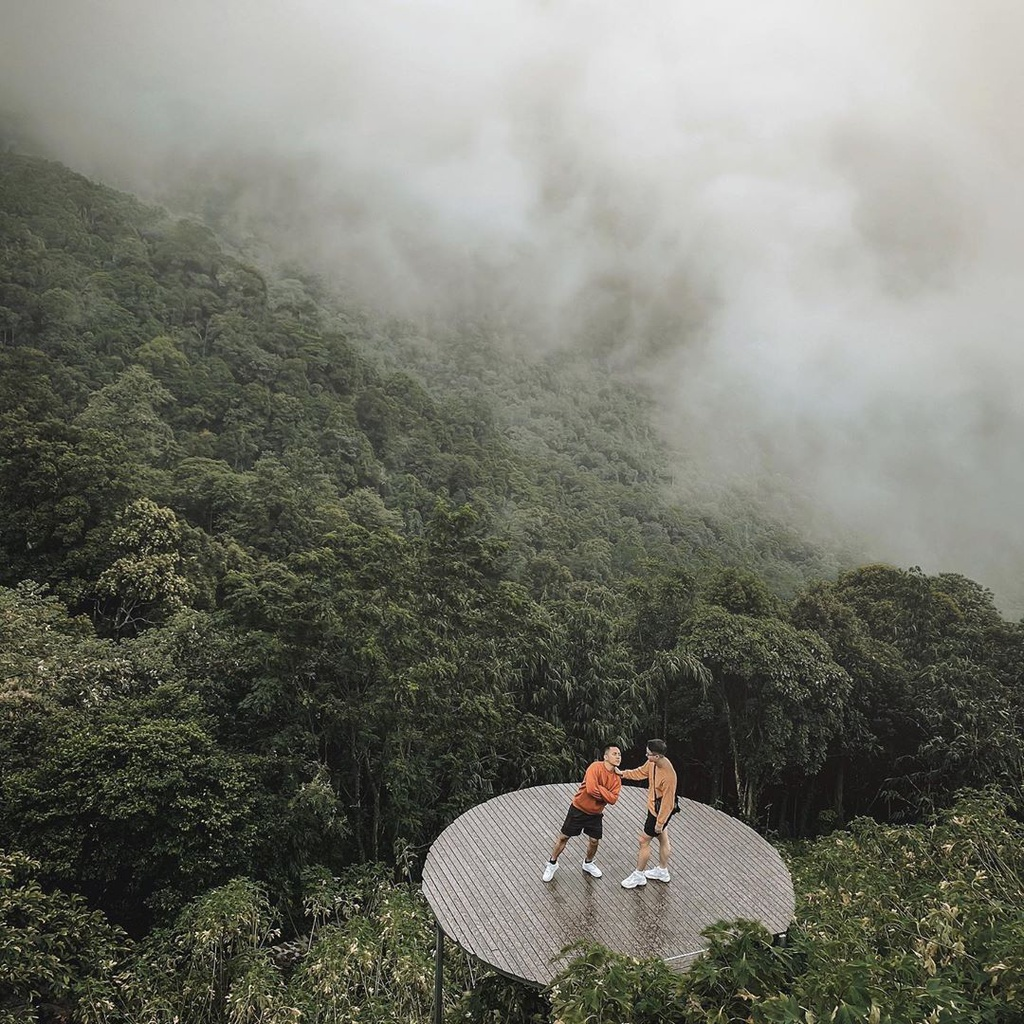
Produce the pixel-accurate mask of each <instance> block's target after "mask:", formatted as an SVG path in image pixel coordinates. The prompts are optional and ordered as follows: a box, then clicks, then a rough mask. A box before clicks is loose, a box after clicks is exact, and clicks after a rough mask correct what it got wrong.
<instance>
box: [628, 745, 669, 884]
mask: <svg viewBox="0 0 1024 1024" xmlns="http://www.w3.org/2000/svg"><path fill="white" fill-rule="evenodd" d="M667 750H668V745H667V744H666V743H665V741H664V740H648V741H647V760H646V761H645V762H644V763H643V764H642V765H640V767H639V768H630V769H628V770H627V771H624V772H620V773H619V774H620V775H621V776H622V778H624V779H635V780H637V781H639V780H640V779H646V780H647V820H646V822H644V827H643V831H642V832H641V833H640V850H639V853H638V854H637V858H636V870H635V871H634V872H633V873H632V874H631V875H628V876H627V877H626V878H624V879H623V881H622V887H623V889H635V888H636V887H637V886H638V885H646V884H647V880H648V879H649V878H652V879H654V880H655V881H658V882H670V881H672V876H671V875H670V874H669V870H668V858H669V856H670V855H671V853H672V844H671V843H670V842H669V838H668V832H667V831H666V829H667V828H668V823H669V820H670V819H671V817H672V815H673V814H677V813H678V812H679V804H678V803H677V802H676V788H677V786H678V779H677V778H676V770H675V768H673V767H672V762H671V761H670V760H669V759H668V758H667V757H666V756H665V753H666V751H667ZM652 839H657V840H658V866H657V867H656V868H648V867H647V862H648V860H649V859H650V856H651V840H652Z"/></svg>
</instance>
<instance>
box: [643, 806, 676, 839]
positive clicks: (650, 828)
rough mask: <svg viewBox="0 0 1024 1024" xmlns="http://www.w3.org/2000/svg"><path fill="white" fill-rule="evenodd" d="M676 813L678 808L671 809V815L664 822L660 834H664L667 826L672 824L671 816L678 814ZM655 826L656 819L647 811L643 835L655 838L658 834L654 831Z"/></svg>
mask: <svg viewBox="0 0 1024 1024" xmlns="http://www.w3.org/2000/svg"><path fill="white" fill-rule="evenodd" d="M678 813H679V808H678V807H673V808H672V814H670V815H669V816H668V821H666V822H665V825H664V828H662V830H661V831H662V832H664V831H665V829H666V828H668V827H669V825H670V824H671V823H672V815H673V814H678ZM657 824H658V819H657V818H656V817H655V816H654V815H653V814H651V812H650V811H648V812H647V820H646V821H645V822H644V833H645V834H646V835H649V836H656V835H657V834H658V833H657V832H655V831H654V826H655V825H657Z"/></svg>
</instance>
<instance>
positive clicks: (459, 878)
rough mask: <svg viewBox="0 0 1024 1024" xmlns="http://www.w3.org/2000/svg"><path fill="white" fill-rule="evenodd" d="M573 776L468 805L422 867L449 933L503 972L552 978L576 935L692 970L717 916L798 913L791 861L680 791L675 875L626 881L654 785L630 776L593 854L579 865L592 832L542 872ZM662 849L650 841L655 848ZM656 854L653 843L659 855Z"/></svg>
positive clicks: (780, 923) (776, 928) (760, 917)
mask: <svg viewBox="0 0 1024 1024" xmlns="http://www.w3.org/2000/svg"><path fill="white" fill-rule="evenodd" d="M577 788H578V787H577V784H576V783H571V784H569V783H560V784H558V785H553V786H535V787H534V788H532V789H523V790H519V791H517V792H514V793H506V794H504V796H499V797H495V798H494V799H493V800H488V801H487V802H486V803H483V804H479V805H478V806H476V807H474V808H472V809H471V810H469V811H467V812H466V813H465V814H463V815H462V816H461V817H459V818H457V819H456V820H455V821H454V822H452V824H451V825H449V826H448V828H446V829H445V830H444V832H442V833H441V835H440V836H439V837H438V838H437V840H436V841H435V842H434V844H433V846H431V848H430V853H429V854H428V855H427V860H426V864H425V865H424V869H423V892H424V895H425V896H426V898H427V901H428V902H429V904H430V906H431V908H432V909H433V911H434V914H435V915H436V917H437V920H438V923H439V924H440V926H441V928H442V929H443V930H444V932H445V934H446V935H448V936H449V938H452V939H454V940H455V941H456V942H457V943H458V944H459V945H460V946H462V948H463V949H465V950H467V951H468V952H470V953H472V954H474V955H475V956H476V957H478V958H479V959H480V960H482V961H483V962H484V963H486V964H488V965H490V966H491V967H494V968H495V969H496V970H498V971H500V972H502V973H503V974H508V975H511V976H512V977H515V978H519V979H521V980H523V981H528V982H532V983H534V984H537V985H547V984H549V983H550V981H551V980H552V978H554V976H555V975H556V974H557V973H558V972H559V971H560V970H561V969H562V968H563V967H564V966H565V963H566V961H565V959H564V958H563V957H561V956H560V951H561V950H562V949H563V948H564V947H565V946H568V945H570V944H571V943H574V942H576V941H578V940H586V941H592V942H600V943H601V944H602V945H604V946H607V947H608V948H609V949H612V950H615V951H616V952H618V953H624V954H627V955H629V956H636V957H661V958H662V959H663V960H665V961H666V962H667V963H669V965H670V966H672V967H675V968H677V969H679V970H686V969H687V968H688V967H689V965H690V964H691V963H692V962H693V959H694V957H696V956H699V954H700V952H701V950H702V949H703V947H704V945H705V942H704V939H703V938H701V934H700V933H701V931H702V930H703V929H704V928H706V927H707V926H708V925H709V924H713V923H714V922H715V921H720V920H725V921H730V920H734V919H736V918H740V917H742V918H747V919H749V920H754V921H760V922H761V923H762V924H763V925H764V926H765V927H766V928H767V929H768V931H770V932H772V933H773V934H781V933H782V932H784V931H786V929H787V928H788V927H789V924H790V921H791V920H792V919H793V911H794V908H795V902H794V897H793V882H792V879H791V878H790V875H789V871H788V870H787V868H786V866H785V864H784V863H783V862H782V858H781V857H780V856H779V854H778V853H777V852H776V850H775V849H774V848H773V847H772V846H771V845H770V844H769V843H767V842H766V841H765V840H764V839H762V838H761V837H760V836H759V835H758V834H757V833H756V832H755V831H754V830H753V829H751V828H749V827H748V826H746V825H744V824H743V823H742V822H740V821H737V820H736V819H735V818H732V817H730V816H729V815H727V814H723V813H722V812H721V811H716V810H713V809H712V808H710V807H708V806H706V805H704V804H699V803H696V802H694V801H693V800H680V805H681V807H682V813H681V814H678V815H676V816H675V817H674V818H673V819H672V825H671V830H672V831H671V836H672V859H671V863H670V870H671V872H672V881H671V882H670V883H669V884H667V885H666V884H664V883H661V882H655V881H649V882H648V883H647V885H646V886H643V887H641V888H637V889H623V888H622V886H621V885H620V884H619V883H620V882H621V881H622V879H623V878H625V877H626V876H627V875H628V874H629V873H630V872H631V871H632V870H633V868H634V867H635V866H636V852H637V834H638V833H639V830H640V828H641V827H642V824H643V821H644V815H645V814H646V801H647V790H646V789H642V788H638V787H629V786H623V788H622V794H621V796H620V797H619V800H618V802H617V803H616V804H615V805H614V806H612V807H609V808H608V810H607V811H605V815H604V839H603V840H602V841H601V847H600V849H599V850H598V853H597V857H596V862H597V864H598V866H599V867H600V868H601V870H602V871H603V872H604V877H603V878H591V877H590V875H588V874H585V873H584V872H583V870H582V868H581V866H580V865H581V863H582V861H583V854H584V851H585V850H586V837H584V836H579V837H577V838H574V839H570V840H569V845H568V846H567V847H566V849H565V852H564V853H563V854H562V855H561V857H559V859H558V864H559V870H558V873H557V874H556V875H555V877H554V879H552V881H550V882H548V883H545V882H543V881H542V880H541V874H542V872H543V870H544V865H545V864H546V863H547V859H548V857H549V855H550V853H551V846H552V844H553V843H554V841H555V837H556V836H557V835H558V830H559V828H560V826H561V824H562V821H563V819H564V818H565V812H566V810H567V809H568V807H569V801H570V800H571V799H572V797H573V795H574V794H575V792H576V789H577ZM652 853H653V851H652ZM655 863H657V861H656V854H655V855H652V857H651V866H654V864H655Z"/></svg>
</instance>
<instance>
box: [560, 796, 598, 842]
mask: <svg viewBox="0 0 1024 1024" xmlns="http://www.w3.org/2000/svg"><path fill="white" fill-rule="evenodd" d="M581 832H586V833H587V835H588V836H590V838H591V839H600V838H601V836H603V835H604V815H603V814H584V813H583V811H581V810H579V809H578V808H576V807H573V806H572V804H570V805H569V813H568V814H567V815H566V816H565V821H564V822H562V835H563V836H578V835H579V834H580V833H581Z"/></svg>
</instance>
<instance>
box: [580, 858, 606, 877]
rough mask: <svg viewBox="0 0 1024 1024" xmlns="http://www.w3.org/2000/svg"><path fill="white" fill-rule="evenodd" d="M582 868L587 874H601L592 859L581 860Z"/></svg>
mask: <svg viewBox="0 0 1024 1024" xmlns="http://www.w3.org/2000/svg"><path fill="white" fill-rule="evenodd" d="M583 870H584V871H586V873H587V874H588V875H593V876H594V877H595V878H600V877H601V874H602V872H601V869H600V868H599V867H598V866H597V865H596V864H595V863H594V862H593V861H592V860H585V861H584V862H583Z"/></svg>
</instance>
